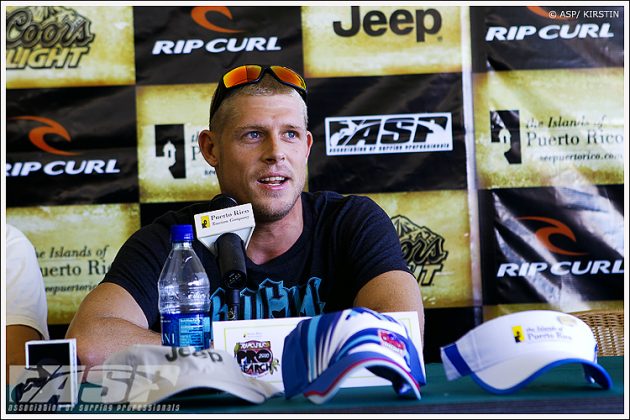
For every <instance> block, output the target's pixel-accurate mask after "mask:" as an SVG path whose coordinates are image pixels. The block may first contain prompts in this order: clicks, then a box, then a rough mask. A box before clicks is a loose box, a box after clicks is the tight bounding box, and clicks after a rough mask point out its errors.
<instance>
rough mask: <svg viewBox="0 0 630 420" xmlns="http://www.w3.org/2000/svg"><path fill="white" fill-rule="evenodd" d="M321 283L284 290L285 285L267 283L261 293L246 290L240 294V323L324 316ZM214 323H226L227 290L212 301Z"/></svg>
mask: <svg viewBox="0 0 630 420" xmlns="http://www.w3.org/2000/svg"><path fill="white" fill-rule="evenodd" d="M321 282H322V279H320V278H318V277H311V278H310V279H309V280H308V281H307V282H306V284H305V285H302V286H292V287H289V288H287V287H285V286H284V282H283V281H282V280H281V281H273V280H270V279H266V280H265V281H263V282H262V283H260V285H259V286H258V290H251V289H249V288H246V289H244V290H242V291H241V314H240V318H239V319H263V318H288V317H302V316H315V315H319V314H321V313H323V312H324V307H325V306H326V302H322V300H321V298H320V294H319V287H320V284H321ZM210 305H211V311H212V320H214V321H225V320H227V298H226V293H225V290H224V289H223V288H221V287H219V288H218V289H216V290H215V291H214V293H213V294H212V296H211V297H210Z"/></svg>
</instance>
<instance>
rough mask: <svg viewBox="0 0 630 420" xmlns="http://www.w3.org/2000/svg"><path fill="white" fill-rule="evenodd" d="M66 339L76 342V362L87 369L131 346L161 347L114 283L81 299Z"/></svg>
mask: <svg viewBox="0 0 630 420" xmlns="http://www.w3.org/2000/svg"><path fill="white" fill-rule="evenodd" d="M66 337H67V338H72V337H74V338H76V339H77V355H78V358H79V361H80V363H81V365H84V366H86V367H87V368H88V369H89V368H91V367H92V366H97V365H101V364H103V362H104V361H105V359H107V357H108V356H109V355H111V354H112V353H115V352H117V351H120V350H123V349H125V348H126V347H128V346H130V345H132V344H160V343H161V337H160V334H158V333H156V332H154V331H151V330H149V329H148V323H147V319H146V317H145V315H144V312H142V309H141V308H140V306H139V305H138V304H137V303H136V301H135V299H134V298H133V297H132V296H131V295H130V294H129V293H128V292H127V291H126V290H125V289H123V288H122V287H120V286H118V285H116V284H113V283H101V284H99V285H98V286H97V287H96V288H95V289H94V290H92V291H91V292H90V293H89V294H88V295H87V296H86V297H85V299H83V302H81V305H80V306H79V309H78V310H77V313H76V314H75V315H74V319H73V320H72V322H71V323H70V326H69V327H68V332H67V333H66Z"/></svg>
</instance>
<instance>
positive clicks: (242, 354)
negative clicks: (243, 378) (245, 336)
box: [234, 340, 280, 378]
mask: <svg viewBox="0 0 630 420" xmlns="http://www.w3.org/2000/svg"><path fill="white" fill-rule="evenodd" d="M234 357H235V358H236V361H237V362H238V365H239V367H240V368H241V371H242V372H243V373H244V374H246V375H247V376H251V377H253V378H258V377H261V376H265V375H267V374H271V375H273V373H274V372H275V371H277V370H278V365H279V364H280V361H279V360H278V359H274V358H273V352H272V351H271V341H258V340H249V341H245V342H242V343H236V345H235V346H234Z"/></svg>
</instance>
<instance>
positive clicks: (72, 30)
mask: <svg viewBox="0 0 630 420" xmlns="http://www.w3.org/2000/svg"><path fill="white" fill-rule="evenodd" d="M6 24H7V27H6V48H7V52H6V68H7V70H18V69H25V68H27V67H29V68H33V69H52V68H77V67H79V64H80V62H81V60H82V58H83V57H84V56H85V55H87V54H88V53H89V52H90V44H91V43H92V42H93V41H94V38H95V35H94V34H93V33H92V32H91V30H90V25H91V22H90V21H89V20H88V19H86V18H85V17H84V16H81V15H80V14H78V13H77V12H76V11H75V10H73V9H70V8H67V7H61V6H34V7H24V8H18V9H15V10H13V11H12V12H10V13H9V14H8V15H7V18H6Z"/></svg>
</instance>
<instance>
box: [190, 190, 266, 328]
mask: <svg viewBox="0 0 630 420" xmlns="http://www.w3.org/2000/svg"><path fill="white" fill-rule="evenodd" d="M210 209H211V211H209V212H206V213H200V214H196V215H195V230H196V232H197V239H199V241H200V242H201V243H203V244H204V245H205V246H206V248H208V249H209V250H210V252H212V253H213V254H214V255H215V256H216V257H217V259H218V263H219V272H220V274H221V281H222V284H223V285H224V286H225V288H226V289H227V290H226V291H227V302H228V321H233V320H236V319H238V314H239V306H240V290H241V289H242V288H243V287H245V284H246V282H247V269H246V265H245V248H246V247H247V244H249V240H250V239H251V236H252V233H253V230H254V226H255V225H256V223H255V221H254V212H253V210H252V205H251V204H249V203H248V204H243V205H240V206H239V205H238V204H237V203H236V200H234V199H233V198H232V197H230V196H227V195H225V194H219V195H217V196H216V197H214V198H213V199H212V200H211V201H210Z"/></svg>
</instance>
